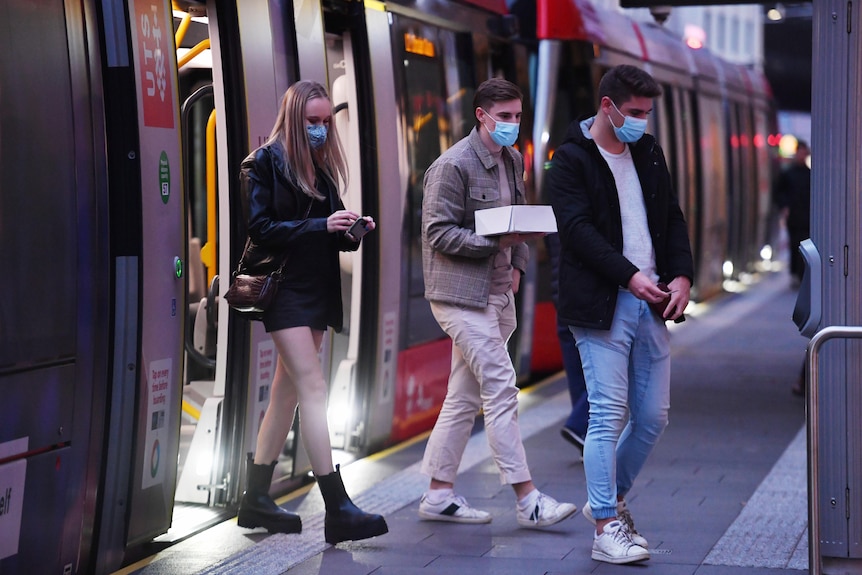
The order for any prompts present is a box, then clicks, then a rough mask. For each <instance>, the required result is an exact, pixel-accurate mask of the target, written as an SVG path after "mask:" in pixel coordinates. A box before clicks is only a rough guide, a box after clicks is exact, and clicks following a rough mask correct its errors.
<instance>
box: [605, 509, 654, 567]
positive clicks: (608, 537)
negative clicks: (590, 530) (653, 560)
mask: <svg viewBox="0 0 862 575" xmlns="http://www.w3.org/2000/svg"><path fill="white" fill-rule="evenodd" d="M602 531H603V532H602V534H601V535H599V534H598V533H596V535H595V536H594V537H593V554H592V558H593V559H595V560H596V561H604V562H605V563H614V564H617V565H619V564H622V563H636V562H638V561H646V560H647V559H649V551H647V550H646V549H644V548H643V547H641V546H640V545H635V543H634V542H633V541H632V539H631V537H629V534H628V532H627V531H626V529H625V526H624V525H623V523H622V522H621V521H619V520H614V521H611V522H610V523H608V524H607V525H605V527H604V529H603V530H602Z"/></svg>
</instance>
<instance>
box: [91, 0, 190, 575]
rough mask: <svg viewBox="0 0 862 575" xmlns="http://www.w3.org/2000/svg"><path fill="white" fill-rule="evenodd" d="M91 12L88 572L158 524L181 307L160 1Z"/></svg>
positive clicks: (172, 121) (168, 66)
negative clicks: (94, 302) (96, 262)
mask: <svg viewBox="0 0 862 575" xmlns="http://www.w3.org/2000/svg"><path fill="white" fill-rule="evenodd" d="M102 18H103V20H102V22H101V25H102V28H103V34H104V35H105V39H106V41H105V61H106V63H107V67H106V69H105V71H104V83H105V102H106V104H105V105H106V133H107V139H108V145H107V149H108V154H109V166H108V172H109V202H110V205H111V213H110V245H111V249H112V253H111V259H112V265H113V273H114V276H113V281H112V285H113V294H112V295H113V299H114V310H113V342H112V343H113V345H112V354H113V357H112V362H113V376H112V379H111V383H110V387H111V390H110V405H109V409H108V422H107V428H106V434H105V435H106V436H105V441H106V447H105V449H106V456H105V458H104V466H103V473H104V480H103V481H104V492H103V499H102V500H103V501H104V504H103V507H102V509H101V521H100V529H99V542H98V548H99V558H100V565H99V566H98V569H97V570H96V571H97V572H103V571H104V570H106V569H108V570H109V569H111V568H116V567H117V566H118V565H119V563H120V562H121V560H122V558H123V556H124V554H125V550H126V549H127V548H129V547H132V546H135V545H137V544H140V543H145V542H149V541H150V540H152V539H153V538H154V537H156V536H158V535H159V534H161V533H164V532H165V531H167V530H168V528H169V527H170V524H171V515H172V511H173V504H174V487H175V484H176V473H177V465H176V462H177V456H178V449H179V423H180V412H181V400H182V374H183V340H182V334H183V330H184V327H185V313H184V310H185V306H186V304H185V293H184V274H185V260H184V244H183V241H184V240H183V229H184V228H183V218H184V213H185V208H184V203H183V200H182V193H181V184H180V182H181V181H182V177H181V176H182V165H181V156H180V146H179V143H180V137H179V104H178V99H177V92H176V88H177V79H176V74H175V71H176V63H175V50H174V35H173V26H172V22H173V20H172V16H171V6H170V2H168V0H127V1H111V2H108V1H106V2H103V3H102Z"/></svg>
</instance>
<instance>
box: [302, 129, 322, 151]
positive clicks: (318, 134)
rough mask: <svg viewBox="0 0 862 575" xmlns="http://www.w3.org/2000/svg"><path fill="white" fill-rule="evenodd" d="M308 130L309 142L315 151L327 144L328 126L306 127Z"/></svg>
mask: <svg viewBox="0 0 862 575" xmlns="http://www.w3.org/2000/svg"><path fill="white" fill-rule="evenodd" d="M305 129H306V130H308V142H309V143H310V144H311V147H312V148H314V149H315V150H316V149H318V148H320V147H321V146H323V144H325V143H326V132H327V130H326V126H324V125H323V124H309V125H307V126H306V127H305Z"/></svg>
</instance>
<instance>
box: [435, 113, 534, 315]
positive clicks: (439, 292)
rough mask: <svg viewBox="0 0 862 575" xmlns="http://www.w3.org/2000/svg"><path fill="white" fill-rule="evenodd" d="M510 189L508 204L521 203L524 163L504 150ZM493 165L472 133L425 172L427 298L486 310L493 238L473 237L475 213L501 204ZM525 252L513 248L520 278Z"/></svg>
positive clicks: (515, 153) (495, 244)
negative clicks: (510, 200)
mask: <svg viewBox="0 0 862 575" xmlns="http://www.w3.org/2000/svg"><path fill="white" fill-rule="evenodd" d="M503 158H504V163H505V164H506V165H507V166H508V171H509V182H510V187H511V189H512V202H511V203H512V204H513V205H514V204H523V203H524V197H525V192H526V190H525V187H524V158H523V157H522V156H521V154H520V152H518V151H517V150H515V149H514V148H511V147H508V146H507V147H504V148H503ZM497 172H498V167H497V161H496V160H495V159H494V157H493V156H492V155H491V152H490V151H488V148H486V147H485V144H483V143H482V140H481V138H479V132H478V131H477V130H476V128H473V130H472V131H471V132H470V134H469V135H468V136H467V137H465V138H463V139H462V140H460V141H459V142H458V143H456V144H455V145H454V146H452V147H451V148H449V149H448V150H446V151H445V152H444V153H443V154H441V155H440V157H439V158H437V159H436V160H435V161H434V163H433V164H431V166H430V167H429V168H428V170H427V171H426V172H425V179H424V195H423V198H422V270H423V273H424V276H425V299H427V300H429V301H439V302H445V303H452V304H459V305H465V306H468V307H485V306H487V305H488V294H489V292H490V290H491V271H492V266H493V262H494V254H496V253H497V252H498V251H500V248H499V239H498V238H497V237H485V236H479V235H476V233H475V230H476V223H475V217H474V215H473V214H474V213H475V211H476V210H482V209H485V208H496V207H500V206H502V205H504V203H503V201H502V200H501V198H500V189H499V177H498V174H497ZM529 253H530V252H529V248H528V247H527V245H526V244H524V243H521V244H517V245H515V246H512V266H513V267H515V268H516V269H518V270H521V273H523V272H524V271H525V270H526V266H527V260H528V258H529Z"/></svg>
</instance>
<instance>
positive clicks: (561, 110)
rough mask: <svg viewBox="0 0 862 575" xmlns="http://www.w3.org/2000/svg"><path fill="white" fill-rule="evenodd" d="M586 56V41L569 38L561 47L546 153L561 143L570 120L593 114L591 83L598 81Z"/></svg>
mask: <svg viewBox="0 0 862 575" xmlns="http://www.w3.org/2000/svg"><path fill="white" fill-rule="evenodd" d="M590 60H592V47H591V46H589V45H586V44H582V43H580V42H572V43H570V45H569V46H568V47H567V49H566V50H564V51H563V55H562V61H561V62H560V74H559V80H558V82H557V97H556V100H555V103H554V104H555V105H554V110H553V113H552V114H551V118H552V121H551V125H550V126H549V127H550V129H549V130H548V142H549V143H550V145H551V147H550V153H549V155H550V154H553V150H554V148H556V147H557V146H559V145H560V144H561V143H562V141H563V138H564V137H565V135H566V131H567V130H568V129H569V125H570V124H571V123H572V122H573V121H576V120H581V119H583V118H584V117H586V116H589V115H593V114H595V111H596V104H597V102H596V94H595V90H594V88H593V87H594V86H598V81H597V80H594V78H593V76H592V75H591V69H590V65H589V62H590ZM548 159H549V160H550V157H549V158H548Z"/></svg>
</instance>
